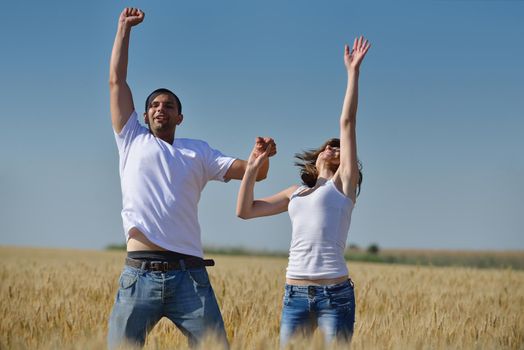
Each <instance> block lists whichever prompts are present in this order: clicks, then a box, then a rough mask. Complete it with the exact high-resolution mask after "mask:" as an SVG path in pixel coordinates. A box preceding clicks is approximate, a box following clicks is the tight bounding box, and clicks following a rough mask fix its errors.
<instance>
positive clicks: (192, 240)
mask: <svg viewBox="0 0 524 350" xmlns="http://www.w3.org/2000/svg"><path fill="white" fill-rule="evenodd" d="M143 19H144V13H143V12H142V11H141V10H139V9H135V8H126V9H124V10H123V11H122V13H121V14H120V18H119V21H118V30H117V33H116V38H115V42H114V46H113V51H112V54H111V63H110V71H109V75H110V79H109V85H110V100H111V121H112V124H113V129H114V132H115V138H116V143H117V146H118V152H119V156H120V164H119V169H120V178H121V183H122V201H123V210H122V219H123V223H124V231H125V234H126V239H127V251H128V253H127V258H126V266H125V267H124V270H123V272H122V275H121V276H120V281H119V290H118V293H117V296H116V299H115V304H114V306H113V310H112V312H111V316H110V320H109V335H108V342H109V347H110V348H114V347H117V346H119V345H121V344H123V343H132V344H134V345H140V346H142V345H144V342H145V339H146V334H147V333H148V332H149V331H150V330H151V329H152V328H153V327H154V325H155V324H156V323H157V322H158V321H159V320H160V319H161V318H162V317H164V316H165V317H168V318H169V319H170V320H171V321H173V322H174V323H175V325H176V326H177V327H178V328H179V329H180V330H181V331H182V332H183V333H184V334H185V335H186V336H187V337H188V339H189V343H190V345H192V346H193V345H196V344H197V343H198V341H199V340H201V339H202V336H203V335H204V334H205V333H206V332H209V331H212V332H214V333H215V335H216V336H218V337H219V339H221V340H222V341H223V343H224V344H225V345H227V339H226V334H225V330H224V322H223V320H222V316H221V314H220V310H219V308H218V304H217V301H216V298H215V295H214V292H213V289H212V287H211V285H210V282H209V277H208V275H207V271H206V268H205V266H212V265H213V264H214V262H213V261H212V260H204V259H203V252H202V244H201V240H200V227H199V224H198V217H197V206H198V201H199V199H200V193H201V191H202V190H203V188H204V186H205V184H206V183H207V182H208V181H209V180H221V181H228V180H230V179H241V178H242V176H243V175H244V172H245V169H246V162H245V161H243V160H239V159H235V158H231V157H227V156H224V155H222V154H221V153H220V152H219V151H217V150H214V149H212V148H211V147H209V145H208V144H207V143H205V142H204V141H199V140H191V139H180V138H178V139H177V138H175V130H176V128H177V126H178V125H180V124H181V123H182V121H183V115H182V105H181V103H180V100H179V99H178V97H177V96H176V95H175V94H174V93H173V92H171V91H169V90H167V89H158V90H155V91H154V92H153V93H152V94H151V95H149V97H148V98H147V100H146V105H145V113H144V122H145V123H146V125H147V126H148V128H145V127H143V126H142V125H140V123H139V122H138V117H137V113H136V112H135V107H134V104H133V98H132V95H131V90H130V88H129V86H128V85H127V82H126V75H127V63H128V50H129V37H130V32H131V28H132V27H133V26H136V25H138V24H140V23H141V22H142V21H143ZM269 146H270V147H269ZM257 147H258V149H259V150H260V153H265V152H268V153H270V155H274V154H275V153H276V151H275V145H274V142H273V140H272V139H270V138H265V139H263V138H257ZM268 168H269V163H267V162H266V164H265V165H264V169H263V170H262V172H261V173H262V174H261V176H260V177H259V178H258V179H257V180H260V179H263V178H265V177H266V175H267V171H268Z"/></svg>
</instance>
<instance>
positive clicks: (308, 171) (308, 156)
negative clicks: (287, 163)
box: [295, 138, 362, 196]
mask: <svg viewBox="0 0 524 350" xmlns="http://www.w3.org/2000/svg"><path fill="white" fill-rule="evenodd" d="M327 145H329V146H331V147H340V139H337V138H332V139H329V140H327V141H326V142H324V144H323V145H322V146H320V147H319V148H313V149H310V150H307V151H304V152H302V153H296V154H295V158H296V159H298V161H295V165H296V166H298V167H299V168H300V178H301V179H302V183H303V184H304V185H306V186H308V187H314V186H315V184H316V183H317V178H318V170H317V167H316V163H317V158H318V155H319V154H320V153H321V152H322V151H324V150H325V149H326V146H327ZM357 165H358V184H357V196H358V195H359V194H360V186H361V185H362V163H361V162H360V160H357ZM334 171H336V169H334Z"/></svg>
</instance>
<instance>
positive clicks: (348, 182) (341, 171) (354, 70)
mask: <svg viewBox="0 0 524 350" xmlns="http://www.w3.org/2000/svg"><path fill="white" fill-rule="evenodd" d="M369 47H370V44H369V42H368V41H367V40H366V39H365V38H364V37H362V36H361V37H360V38H356V39H355V41H354V42H353V49H352V50H351V51H350V50H349V47H348V46H347V45H345V47H344V64H345V66H346V70H347V74H348V82H347V88H346V95H345V97H344V104H343V106H342V113H341V115H340V165H339V168H338V171H337V177H338V178H339V179H340V181H341V182H342V190H343V192H344V194H345V195H346V196H348V197H350V198H352V199H353V201H354V200H355V191H356V188H357V184H358V178H359V171H358V161H357V137H356V121H357V105H358V78H359V74H360V64H361V63H362V60H363V59H364V56H366V53H367V52H368V50H369ZM337 180H338V179H337Z"/></svg>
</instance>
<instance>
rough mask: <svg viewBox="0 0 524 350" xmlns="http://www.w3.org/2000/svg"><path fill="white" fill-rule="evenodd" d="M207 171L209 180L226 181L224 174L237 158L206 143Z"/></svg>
mask: <svg viewBox="0 0 524 350" xmlns="http://www.w3.org/2000/svg"><path fill="white" fill-rule="evenodd" d="M206 146H207V147H206V151H205V152H206V157H205V160H206V172H207V178H208V181H209V180H216V181H225V180H224V175H226V173H227V170H228V169H229V167H230V166H231V164H233V162H234V161H235V160H236V158H233V157H229V156H225V155H223V154H222V153H221V152H220V151H219V150H216V149H214V148H211V147H210V146H209V145H208V144H207V143H206Z"/></svg>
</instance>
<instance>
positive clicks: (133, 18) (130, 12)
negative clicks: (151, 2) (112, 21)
mask: <svg viewBox="0 0 524 350" xmlns="http://www.w3.org/2000/svg"><path fill="white" fill-rule="evenodd" d="M144 15H145V14H144V11H142V10H140V9H137V8H134V7H126V8H125V9H124V10H123V11H122V13H121V14H120V18H119V22H120V24H124V25H126V26H130V27H133V26H136V25H137V24H140V23H142V21H143V20H144Z"/></svg>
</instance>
